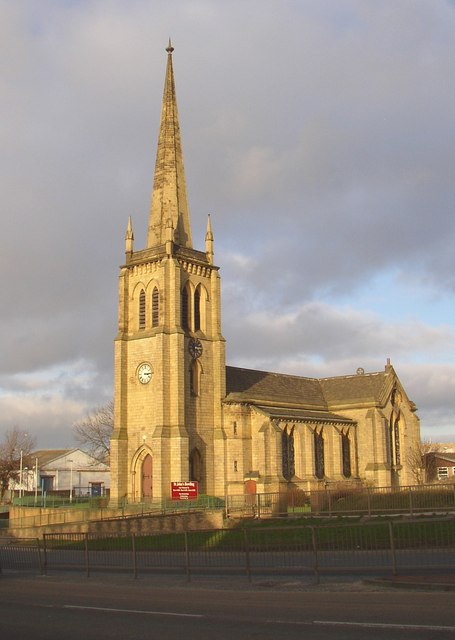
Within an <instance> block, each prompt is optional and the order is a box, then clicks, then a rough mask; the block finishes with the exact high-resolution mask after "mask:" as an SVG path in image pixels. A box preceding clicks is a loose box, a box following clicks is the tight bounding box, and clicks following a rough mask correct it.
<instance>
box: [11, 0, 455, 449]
mask: <svg viewBox="0 0 455 640" xmlns="http://www.w3.org/2000/svg"><path fill="white" fill-rule="evenodd" d="M454 30H455V12H454V8H453V4H450V3H444V2H440V3H428V2H426V1H425V0H417V1H416V2H413V3H412V7H411V6H410V5H409V4H407V3H397V2H396V1H395V0H383V2H381V3H365V2H363V1H362V0H340V1H339V2H337V3H333V1H332V0H319V1H318V2H313V1H306V0H303V1H301V2H298V3H294V2H280V3H277V2H276V1H275V0H250V1H249V2H247V3H246V2H244V1H243V0H231V1H230V2H227V3H221V2H219V3H214V2H211V1H209V0H184V1H183V0H176V1H175V2H173V3H169V2H166V1H165V0H156V1H154V2H153V3H147V2H143V1H142V0H129V1H128V2H127V1H126V0H112V2H109V3H106V2H103V1H102V0H92V1H91V2H65V3H62V2H58V1H57V0H41V2H40V3H36V2H33V1H30V0H29V1H27V0H23V1H21V2H14V3H3V4H2V5H1V7H0V43H1V44H0V47H1V50H2V58H3V60H5V61H7V63H5V64H4V68H3V72H2V77H1V78H0V115H1V118H0V148H1V153H0V176H1V178H0V180H1V190H2V212H3V213H2V240H1V246H0V248H1V250H0V269H1V271H2V274H3V278H2V301H3V302H2V305H1V313H0V335H1V336H2V337H1V339H0V353H1V356H2V357H1V358H0V415H1V418H0V428H7V427H8V426H10V425H11V424H12V423H15V422H19V423H20V422H22V420H24V421H25V422H27V423H28V426H29V428H30V429H33V430H34V431H35V432H36V433H37V434H39V437H40V438H41V437H42V434H44V433H46V429H47V428H48V427H47V426H46V425H54V426H52V427H51V426H49V429H50V430H49V432H48V433H49V434H50V436H51V437H52V438H54V439H55V443H56V446H58V445H59V444H66V443H67V442H68V430H69V427H70V423H71V422H73V420H74V419H76V418H77V414H78V412H80V413H81V415H82V414H83V413H84V412H85V411H86V410H87V407H90V406H97V405H99V404H102V403H103V401H104V399H105V398H107V397H109V396H110V395H111V394H112V366H113V364H112V363H113V357H112V353H113V346H112V341H113V339H114V336H115V331H116V313H117V312H116V308H117V301H116V297H117V289H116V286H117V274H118V267H119V265H120V264H121V263H122V261H123V259H124V257H123V256H124V254H123V251H124V240H123V238H124V233H125V229H126V223H127V219H128V215H132V217H133V225H134V232H135V238H136V241H135V246H136V247H137V248H140V247H142V246H144V244H145V234H146V229H147V218H148V211H149V206H150V194H151V190H152V179H153V168H154V160H155V151H156V140H157V134H158V123H159V112H160V107H161V94H162V87H163V80H164V69H165V62H166V54H165V51H164V48H165V46H166V44H167V38H168V36H169V35H171V37H172V39H173V43H174V46H175V52H174V70H175V76H176V85H177V94H178V102H179V113H180V121H181V129H182V136H183V150H184V156H185V169H186V176H187V185H188V191H189V200H190V210H191V221H192V227H193V238H194V242H195V247H196V248H203V246H204V233H205V225H206V220H207V214H208V213H211V214H212V223H213V228H214V233H215V260H216V261H217V263H218V264H219V265H220V267H221V273H222V288H223V330H224V332H225V335H226V337H227V338H228V345H227V346H228V354H229V358H230V362H231V363H232V364H233V363H238V362H242V363H252V366H261V367H262V366H263V367H265V368H269V369H272V370H283V371H284V370H287V371H289V372H295V373H302V374H304V375H317V376H319V375H338V374H343V373H352V372H354V371H355V370H356V368H357V367H358V366H363V367H364V368H365V369H367V370H369V369H373V370H374V369H377V368H380V367H382V366H383V364H384V362H385V358H386V357H388V356H390V357H391V358H392V362H393V363H394V364H396V365H397V370H398V372H399V374H400V375H402V376H403V379H404V380H405V382H406V385H408V386H409V387H410V389H411V392H410V395H412V397H413V399H414V400H415V401H416V403H417V405H418V406H419V408H420V414H421V416H422V424H423V426H424V428H426V427H425V423H427V424H429V425H431V429H435V430H436V432H438V431H437V429H438V426H437V425H443V428H442V427H441V429H443V431H444V433H445V434H447V433H448V431H449V430H450V425H451V424H452V425H453V424H455V411H454V407H453V401H452V398H453V397H454V394H453V382H452V381H453V377H452V365H453V358H452V357H451V355H450V354H451V353H453V346H454V345H453V331H454V322H453V317H454V300H453V295H454V291H455V276H454V273H455V264H454V252H453V246H454V240H455V217H454V216H453V211H452V209H453V202H454V200H455V198H454V195H455V194H454V180H453V166H455V144H454V143H455V140H454V134H453V123H452V120H453V113H452V111H453V109H452V105H453V103H454V99H455V82H454V81H453V80H452V78H453V76H454V74H453V60H454V59H455V39H454V38H453V33H454ZM233 310H235V313H234V311H233ZM240 317H241V318H242V319H243V321H242V324H239V318H240ZM84 370H86V371H87V372H88V373H87V375H88V379H89V381H90V382H89V384H86V383H85V382H84V373H83V372H84ZM56 371H68V372H71V374H72V375H73V380H76V381H77V382H74V383H71V382H68V383H63V382H61V381H60V382H58V381H57V380H56V378H55V375H56V374H55V372H56ZM402 372H403V373H402ZM70 377H71V376H70ZM64 378H65V376H64ZM425 380H431V382H432V384H431V385H430V386H428V385H427V386H425ZM430 396H431V397H430ZM435 399H437V400H435ZM2 403H3V404H2ZM46 416H47V417H46ZM43 437H44V435H43ZM453 439H455V438H453Z"/></svg>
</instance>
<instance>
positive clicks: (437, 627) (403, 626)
mask: <svg viewBox="0 0 455 640" xmlns="http://www.w3.org/2000/svg"><path fill="white" fill-rule="evenodd" d="M313 624H320V625H326V626H328V625H332V626H339V627H366V628H373V629H408V630H409V631H417V630H419V631H452V632H455V627H444V626H442V625H424V624H392V623H391V624H387V623H384V622H339V621H336V620H313Z"/></svg>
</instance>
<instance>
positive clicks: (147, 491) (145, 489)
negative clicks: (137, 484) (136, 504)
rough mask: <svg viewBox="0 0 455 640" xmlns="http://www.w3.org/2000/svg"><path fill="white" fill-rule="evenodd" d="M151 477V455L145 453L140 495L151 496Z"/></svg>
mask: <svg viewBox="0 0 455 640" xmlns="http://www.w3.org/2000/svg"><path fill="white" fill-rule="evenodd" d="M152 483H153V479H152V456H151V455H149V454H147V455H146V456H145V458H144V462H143V463H142V497H143V498H151V497H152V496H153V491H152V489H153V486H152Z"/></svg>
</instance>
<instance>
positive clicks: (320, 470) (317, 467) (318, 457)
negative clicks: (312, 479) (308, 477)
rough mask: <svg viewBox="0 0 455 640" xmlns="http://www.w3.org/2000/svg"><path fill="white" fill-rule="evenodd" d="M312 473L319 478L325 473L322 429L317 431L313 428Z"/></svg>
mask: <svg viewBox="0 0 455 640" xmlns="http://www.w3.org/2000/svg"><path fill="white" fill-rule="evenodd" d="M314 475H315V476H316V478H319V480H322V478H323V477H324V475H325V466H324V436H323V435H322V429H321V430H320V431H319V433H318V432H317V431H316V429H315V430H314Z"/></svg>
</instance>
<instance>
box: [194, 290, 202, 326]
mask: <svg viewBox="0 0 455 640" xmlns="http://www.w3.org/2000/svg"><path fill="white" fill-rule="evenodd" d="M200 328H201V291H200V289H199V287H197V289H196V291H195V292H194V330H195V331H199V330H200Z"/></svg>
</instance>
